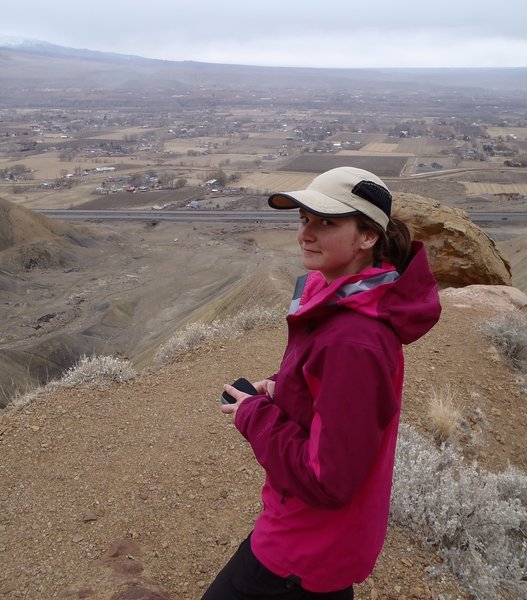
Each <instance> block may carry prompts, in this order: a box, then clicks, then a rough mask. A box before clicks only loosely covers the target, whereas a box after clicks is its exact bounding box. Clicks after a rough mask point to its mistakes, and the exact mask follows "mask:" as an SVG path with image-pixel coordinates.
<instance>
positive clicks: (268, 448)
mask: <svg viewBox="0 0 527 600" xmlns="http://www.w3.org/2000/svg"><path fill="white" fill-rule="evenodd" d="M269 204H270V206H271V207H273V208H277V209H290V208H299V214H300V225H299V228H298V242H299V244H300V248H301V251H302V257H303V263H304V266H305V268H306V269H308V270H309V273H308V274H307V275H305V276H303V277H300V278H299V280H298V282H297V285H296V288H295V292H294V296H293V301H292V304H291V310H290V313H289V315H288V317H287V322H288V327H289V340H288V344H287V348H286V351H285V354H284V357H283V360H282V364H281V366H280V369H279V371H278V373H277V374H276V375H274V376H272V377H271V378H269V379H265V380H263V381H258V382H256V383H255V384H254V386H255V388H256V390H257V392H258V394H257V395H253V396H250V395H248V394H245V393H243V392H241V391H238V390H237V389H235V388H233V387H232V386H230V385H225V386H224V389H225V391H226V392H228V393H229V394H231V395H232V396H233V397H234V398H235V399H236V403H235V404H230V405H226V406H222V411H223V412H224V413H227V414H229V413H230V414H233V415H234V417H235V425H236V427H237V428H238V430H239V431H240V433H241V434H242V435H243V436H244V437H245V438H246V439H247V441H248V442H249V443H250V444H251V447H252V449H253V452H254V454H255V456H256V458H257V460H258V462H259V463H260V464H261V465H262V467H263V468H264V469H265V471H266V481H265V485H264V488H263V491H262V500H263V510H262V512H261V514H260V516H259V517H258V519H257V521H256V524H255V527H254V530H253V532H252V534H251V535H250V536H249V538H247V540H245V541H244V542H243V543H242V544H241V546H240V548H239V549H238V551H237V552H236V554H235V555H234V556H233V557H232V559H231V560H230V561H229V563H228V564H227V565H226V566H225V568H224V569H223V570H222V571H221V572H220V574H219V575H218V577H217V578H216V580H215V581H214V582H213V583H212V585H211V587H210V588H209V590H208V591H207V592H206V593H205V595H204V596H203V600H231V599H232V600H235V599H243V598H252V599H259V598H261V599H264V598H275V599H276V598H281V599H284V600H286V599H291V600H292V599H295V600H296V599H298V600H300V599H307V598H325V599H333V600H340V599H350V598H353V587H352V586H353V584H354V583H359V582H361V581H364V579H366V577H368V575H369V574H370V573H371V571H372V570H373V567H374V565H375V561H376V559H377V556H378V555H379V552H380V550H381V548H382V545H383V542H384V539H385V535H386V528H387V522H388V513H389V503H390V491H391V484H392V473H393V463H394V455H395V446H396V438H397V428H398V423H399V413H400V408H401V394H402V384H403V352H402V344H408V343H410V342H413V341H415V340H416V339H418V338H419V337H421V336H422V335H424V334H425V333H426V332H427V331H429V330H430V329H431V328H432V327H433V325H434V324H435V323H436V322H437V320H438V319H439V315H440V312H441V307H440V304H439V299H438V294H437V289H436V283H435V280H434V278H433V275H432V273H431V272H430V269H429V267H428V262H427V259H426V255H425V250H424V247H423V245H422V244H421V243H418V242H413V243H412V242H411V236H410V232H409V230H408V228H407V227H406V226H405V225H404V224H403V223H401V222H400V221H398V220H396V219H393V218H391V216H390V214H391V204H392V199H391V195H390V192H389V191H388V188H387V187H386V186H385V184H384V183H383V182H382V181H381V180H380V179H379V178H378V177H376V176H375V175H373V174H372V173H369V172H368V171H364V170H362V169H356V168H353V167H341V168H338V169H332V170H331V171H328V172H326V173H323V174H322V175H320V176H318V177H316V178H315V179H314V180H313V181H312V183H311V184H310V185H309V186H308V188H307V189H305V190H300V191H296V192H281V193H277V194H273V195H272V196H271V197H270V198H269Z"/></svg>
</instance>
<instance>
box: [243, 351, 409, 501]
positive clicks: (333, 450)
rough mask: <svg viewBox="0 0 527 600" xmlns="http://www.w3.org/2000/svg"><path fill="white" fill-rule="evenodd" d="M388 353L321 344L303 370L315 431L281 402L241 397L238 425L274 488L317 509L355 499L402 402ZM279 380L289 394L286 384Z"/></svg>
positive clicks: (284, 390)
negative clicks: (290, 412)
mask: <svg viewBox="0 0 527 600" xmlns="http://www.w3.org/2000/svg"><path fill="white" fill-rule="evenodd" d="M387 359H388V357H386V356H385V355H384V353H383V352H382V350H381V349H380V348H375V347H369V346H364V345H357V344H356V343H352V342H349V341H348V342H346V341H343V342H337V343H335V342H333V343H332V344H331V345H328V346H325V347H324V348H322V349H320V351H319V352H318V353H317V354H316V356H315V357H314V358H312V359H310V360H309V361H308V362H307V363H306V364H305V366H304V369H303V371H304V378H305V381H306V385H307V386H308V388H309V391H310V393H311V396H312V397H313V399H314V404H313V409H314V411H313V419H312V422H311V426H310V430H309V431H306V430H305V429H304V428H302V427H301V426H300V425H299V424H298V423H297V422H296V421H294V420H292V419H291V418H289V416H288V415H287V414H286V413H285V412H284V411H283V410H282V409H281V408H280V406H279V405H280V402H278V404H274V403H273V402H272V401H270V400H269V398H266V397H265V396H255V397H253V398H248V399H247V400H245V401H244V402H243V403H242V405H241V406H240V408H239V409H238V411H237V415H236V421H235V423H236V427H237V428H238V429H239V431H240V432H241V433H242V435H243V436H244V437H245V438H246V439H247V440H248V441H249V443H250V444H251V446H252V449H253V452H254V454H255V456H256V459H257V460H258V462H259V463H260V464H261V465H262V466H263V468H264V469H265V471H266V473H267V475H268V477H269V479H270V482H271V484H272V485H273V487H275V488H276V489H278V490H281V491H283V492H285V493H286V494H288V495H293V496H296V497H298V498H299V499H301V500H302V501H303V502H305V503H306V504H309V505H311V506H315V507H318V508H327V509H335V508H339V507H340V506H342V505H344V504H346V503H348V502H349V501H350V500H351V499H352V498H353V495H354V494H355V493H356V492H357V490H358V489H359V488H360V486H361V484H362V483H363V482H364V480H365V478H366V477H367V475H368V472H369V470H370V468H371V466H372V464H373V462H374V460H375V458H376V456H377V453H378V451H379V448H380V446H381V443H382V439H383V431H384V429H385V428H386V426H387V425H388V423H389V422H390V421H391V419H392V418H393V417H394V416H395V414H396V413H398V411H399V407H400V399H399V398H398V394H397V392H396V390H395V387H396V386H395V385H394V381H393V380H394V377H395V374H394V372H393V371H394V368H395V369H396V368H397V367H396V366H394V363H396V362H397V361H396V360H395V361H394V357H391V360H387ZM390 365H391V366H390ZM399 368H400V369H402V363H401V365H400V366H399ZM314 374H321V375H319V376H318V377H317V376H316V375H314ZM279 379H280V376H279ZM279 383H280V384H281V385H280V388H279V389H280V393H281V394H286V393H287V382H279Z"/></svg>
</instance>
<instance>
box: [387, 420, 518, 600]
mask: <svg viewBox="0 0 527 600" xmlns="http://www.w3.org/2000/svg"><path fill="white" fill-rule="evenodd" d="M392 518H393V519H394V520H395V521H396V522H398V523H399V524H401V525H402V526H404V527H407V528H408V529H410V530H412V531H413V532H414V533H416V534H417V535H419V536H420V537H422V538H424V539H425V540H426V541H427V542H428V543H429V544H431V545H432V546H433V547H434V548H435V549H436V550H437V552H438V553H439V555H440V556H442V557H443V559H444V561H445V565H447V566H449V567H450V568H451V569H452V570H453V572H454V573H455V574H456V576H457V577H459V578H460V580H461V581H462V583H463V584H464V585H466V587H467V588H468V589H469V590H470V591H471V592H472V593H473V595H474V598H476V599H482V600H483V599H486V598H489V597H495V594H494V591H495V588H496V587H497V586H501V587H502V588H504V589H506V590H508V591H509V592H510V593H512V594H513V595H514V597H517V598H525V597H527V581H525V580H523V579H522V578H524V576H525V572H526V568H527V539H526V536H525V532H526V531H527V477H526V476H525V475H524V474H523V473H520V472H519V471H516V470H514V469H512V468H509V469H508V470H507V471H505V472H504V473H499V474H494V473H488V472H485V471H483V470H481V469H480V468H479V467H478V466H477V464H476V463H474V464H472V465H465V464H464V463H463V458H462V457H461V456H460V455H458V454H457V453H455V452H454V450H453V449H452V447H447V446H443V447H442V448H441V449H437V448H434V447H433V446H432V445H430V444H428V443H427V442H426V441H425V439H424V438H422V437H421V436H420V435H419V434H417V433H416V432H415V431H414V430H413V429H412V428H411V427H409V426H402V427H401V434H400V439H399V443H398V449H397V460H396V468H395V475H394V488H393V500H392Z"/></svg>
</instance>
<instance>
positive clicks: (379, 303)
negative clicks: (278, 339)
mask: <svg viewBox="0 0 527 600" xmlns="http://www.w3.org/2000/svg"><path fill="white" fill-rule="evenodd" d="M336 306H338V307H345V308H348V309H350V310H353V311H355V312H358V313H360V314H363V315H365V316H367V317H370V318H374V319H379V320H381V321H385V322H387V323H389V325H390V326H391V327H392V329H393V330H394V331H395V333H396V334H397V337H398V338H399V340H400V341H401V343H403V344H410V343H411V342H414V341H415V340H417V339H419V338H420V337H421V336H423V335H424V334H425V333H427V332H428V331H429V330H430V329H431V328H432V327H433V326H434V325H435V324H436V323H437V321H438V320H439V316H440V314H441V304H440V302H439V294H438V291H437V283H436V280H435V278H434V276H433V274H432V272H431V270H430V266H429V264H428V259H427V257H426V251H425V248H424V245H423V243H422V242H413V244H412V256H411V259H410V262H409V264H408V266H407V268H406V269H405V271H404V272H403V273H402V274H399V273H397V271H396V270H395V268H394V267H393V266H392V265H389V264H387V263H384V264H383V265H382V266H381V267H380V268H376V267H375V268H369V269H366V270H364V271H361V272H360V273H355V274H353V275H346V276H343V277H339V278H337V279H335V280H334V281H332V282H331V283H330V284H329V285H328V284H327V283H326V281H325V279H324V277H323V276H322V274H321V273H319V272H318V271H313V272H310V273H309V274H308V275H304V276H303V277H300V278H299V279H298V281H297V286H296V288H295V293H294V295H293V301H292V303H291V310H290V317H289V318H293V319H295V318H303V317H307V318H312V317H315V316H317V315H319V314H320V315H322V314H326V313H327V312H328V311H331V310H334V307H336Z"/></svg>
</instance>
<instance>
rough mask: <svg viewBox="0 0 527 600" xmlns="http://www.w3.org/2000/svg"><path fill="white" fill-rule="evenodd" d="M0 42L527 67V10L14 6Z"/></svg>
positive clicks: (470, 4) (267, 1) (234, 56)
mask: <svg viewBox="0 0 527 600" xmlns="http://www.w3.org/2000/svg"><path fill="white" fill-rule="evenodd" d="M0 36H14V37H22V38H31V39H38V40H44V41H47V42H51V43H54V44H59V45H63V46H71V47H74V48H88V49H91V50H103V51H111V52H119V53H124V54H137V55H140V56H146V57H150V58H161V59H169V60H196V61H203V62H216V63H235V64H251V65H270V66H312V67H515V66H523V67H525V66H527V1H526V0H508V1H507V2H490V0H479V1H475V0H442V1H440V2H433V1H430V0H429V1H423V0H420V1H418V0H403V1H400V2H396V1H394V0H363V1H362V2H358V1H357V0H316V1H311V0H260V1H258V2H253V1H251V0H217V1H213V0H201V1H200V0H90V1H89V2H82V3H79V2H72V1H71V0H68V1H66V0H13V1H6V2H3V3H2V10H1V20H0Z"/></svg>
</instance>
